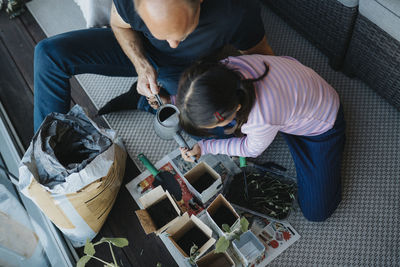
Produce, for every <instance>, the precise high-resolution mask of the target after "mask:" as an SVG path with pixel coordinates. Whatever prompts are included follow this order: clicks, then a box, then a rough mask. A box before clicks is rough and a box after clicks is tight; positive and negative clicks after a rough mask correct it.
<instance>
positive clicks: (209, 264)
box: [196, 250, 235, 267]
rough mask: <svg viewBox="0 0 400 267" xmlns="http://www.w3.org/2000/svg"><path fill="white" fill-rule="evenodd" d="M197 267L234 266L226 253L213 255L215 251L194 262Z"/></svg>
mask: <svg viewBox="0 0 400 267" xmlns="http://www.w3.org/2000/svg"><path fill="white" fill-rule="evenodd" d="M196 264H197V266H198V267H232V266H235V263H234V261H233V260H232V258H231V257H230V256H229V255H228V254H227V253H226V252H224V253H215V250H213V251H211V252H209V253H207V254H206V255H204V256H203V257H201V258H200V259H199V260H197V261H196Z"/></svg>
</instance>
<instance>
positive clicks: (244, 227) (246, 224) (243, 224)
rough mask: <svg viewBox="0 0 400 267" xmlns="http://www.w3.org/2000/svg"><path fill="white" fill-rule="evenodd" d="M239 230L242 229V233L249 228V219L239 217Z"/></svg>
mask: <svg viewBox="0 0 400 267" xmlns="http://www.w3.org/2000/svg"><path fill="white" fill-rule="evenodd" d="M240 230H241V231H242V233H244V232H247V230H249V221H248V220H247V219H246V218H245V217H242V218H241V219H240Z"/></svg>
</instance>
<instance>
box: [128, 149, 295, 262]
mask: <svg viewBox="0 0 400 267" xmlns="http://www.w3.org/2000/svg"><path fill="white" fill-rule="evenodd" d="M200 161H204V162H206V163H207V164H208V165H210V167H211V168H213V169H214V170H215V171H216V172H217V173H218V174H219V175H220V176H221V180H222V183H223V184H224V186H223V188H224V187H226V186H229V183H230V181H231V180H232V179H233V177H234V176H235V175H236V174H238V173H240V172H241V170H240V168H239V167H238V166H237V165H236V164H235V162H234V161H233V160H232V159H231V158H230V157H228V156H226V155H205V156H203V157H201V158H200ZM154 166H155V167H156V168H157V169H160V170H165V171H169V172H171V173H173V174H174V177H175V179H176V180H177V181H178V182H179V184H180V186H181V189H182V201H180V202H178V203H177V204H178V206H179V208H180V209H181V210H182V212H183V213H184V212H188V213H189V215H195V216H197V217H198V218H199V219H200V220H201V221H203V222H204V223H205V224H206V225H208V226H210V222H209V221H208V219H207V216H205V212H206V211H205V208H206V207H207V206H208V204H209V203H210V202H211V201H212V200H213V199H214V198H215V197H216V196H217V194H216V195H215V197H214V198H212V199H210V200H209V201H208V202H207V203H205V205H204V206H203V205H202V204H201V203H199V202H198V201H197V200H196V199H195V198H194V195H193V194H192V193H191V192H190V191H189V189H188V188H187V186H186V184H185V182H184V179H183V177H184V174H185V173H187V172H188V171H189V170H191V169H192V168H193V167H194V166H195V164H194V163H190V162H186V161H184V160H183V158H182V157H181V154H180V150H179V149H176V150H174V151H172V152H171V153H169V154H168V155H166V156H165V157H164V158H162V159H161V160H160V161H159V162H157V163H156V164H154ZM153 181H154V177H153V176H152V175H151V174H150V172H149V171H147V170H146V171H145V172H143V173H141V174H140V175H139V176H137V177H136V178H134V179H133V180H132V181H131V182H129V183H128V184H126V187H127V189H128V191H129V192H130V194H131V195H132V197H133V198H134V199H135V201H136V203H137V204H138V205H139V207H140V208H143V206H142V205H141V203H140V202H139V198H140V197H141V196H143V195H144V194H145V193H146V192H148V191H150V190H152V189H153V188H154V187H153V185H152V183H153ZM223 188H221V190H220V191H221V193H222V191H223ZM235 209H236V211H237V212H238V213H239V215H241V216H246V217H247V218H248V219H249V221H251V226H250V230H251V231H252V232H253V233H254V234H255V235H256V236H257V238H258V239H259V240H260V242H261V243H262V244H263V245H264V247H265V252H264V253H263V256H262V258H261V260H260V261H259V262H257V264H256V266H265V265H267V264H268V263H270V262H271V261H272V260H273V259H274V258H276V257H277V256H278V255H279V254H281V253H282V252H283V251H284V250H285V249H287V248H288V247H289V246H290V245H292V244H293V243H294V242H295V241H297V240H298V239H299V238H300V235H299V234H298V233H297V232H296V231H295V230H294V228H293V227H292V226H291V225H290V224H289V223H288V222H286V221H279V220H274V219H273V218H269V217H260V216H257V215H255V214H254V213H251V212H250V213H249V212H248V210H243V209H240V208H237V207H235ZM159 237H160V238H161V240H162V241H163V242H164V244H165V246H166V247H167V249H168V251H169V252H170V253H171V255H172V256H173V258H174V259H175V261H176V263H177V264H178V265H179V266H188V267H189V266H191V265H190V263H189V261H188V259H186V258H184V257H183V256H182V255H181V254H180V253H179V251H178V250H177V249H176V248H175V246H174V245H173V244H172V243H171V241H170V240H169V239H168V237H167V234H166V233H163V234H161V235H160V236H159ZM213 237H214V238H216V239H218V234H217V233H216V232H213ZM227 253H228V254H229V255H230V256H231V257H232V259H233V260H234V262H235V265H236V266H239V267H240V266H243V264H242V260H241V258H240V256H239V255H238V254H237V253H236V252H235V251H234V250H233V249H231V248H230V249H228V251H227Z"/></svg>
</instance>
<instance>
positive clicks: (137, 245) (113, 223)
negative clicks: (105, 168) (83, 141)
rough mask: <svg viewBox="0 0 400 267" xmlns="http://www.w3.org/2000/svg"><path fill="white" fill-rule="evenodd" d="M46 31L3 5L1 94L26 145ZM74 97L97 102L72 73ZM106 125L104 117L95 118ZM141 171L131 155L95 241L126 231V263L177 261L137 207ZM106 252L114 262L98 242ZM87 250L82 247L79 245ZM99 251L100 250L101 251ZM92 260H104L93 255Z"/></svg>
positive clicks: (104, 250) (121, 253) (122, 254)
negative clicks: (38, 53) (36, 61)
mask: <svg viewBox="0 0 400 267" xmlns="http://www.w3.org/2000/svg"><path fill="white" fill-rule="evenodd" d="M43 38H45V34H44V33H43V31H42V30H41V28H40V27H39V25H38V24H37V23H36V21H35V19H34V18H33V17H32V15H31V14H30V13H29V12H28V11H27V12H25V13H24V14H23V15H21V16H20V17H18V18H16V19H13V20H10V19H9V18H8V15H7V14H6V13H5V12H4V10H2V11H0V100H1V102H2V104H3V105H4V107H5V109H6V111H7V113H8V116H9V117H10V119H11V121H12V123H13V126H14V128H15V129H16V132H17V134H18V136H19V138H20V139H21V142H22V144H23V146H24V147H25V148H27V147H28V146H29V143H30V140H31V138H32V136H33V53H34V47H35V44H36V43H37V42H39V41H40V40H42V39H43ZM71 85H72V103H71V105H74V104H75V103H76V104H79V105H81V106H84V107H86V108H87V109H88V110H89V116H91V115H93V114H95V113H96V108H95V106H94V105H93V103H92V102H91V101H90V99H89V97H88V96H87V95H86V93H85V92H84V91H83V89H82V88H81V87H80V85H79V84H78V82H77V81H76V80H75V79H74V78H73V79H71ZM94 120H95V121H96V122H97V123H98V124H99V125H102V126H106V124H105V122H104V120H102V119H101V118H95V119H94ZM138 173H139V171H138V169H137V168H136V166H135V165H134V164H133V162H132V160H131V159H130V158H129V157H128V159H127V167H126V171H125V177H124V183H123V186H122V187H121V189H120V192H119V194H118V197H117V200H116V202H115V204H114V207H113V209H112V211H111V212H110V214H109V216H108V219H107V221H106V223H105V224H104V226H103V228H102V229H101V231H100V233H99V234H98V235H97V237H96V238H95V241H96V240H98V239H100V238H101V237H126V238H128V240H129V247H126V248H123V249H115V250H114V252H115V253H116V256H117V258H118V261H119V263H120V265H121V266H146V267H147V266H156V265H157V263H161V264H162V266H176V263H175V261H174V260H173V258H172V257H171V255H170V254H169V253H168V251H167V249H166V248H165V246H164V244H163V243H162V242H161V240H160V239H159V238H158V237H156V236H155V235H153V234H152V235H149V236H147V235H146V234H145V233H144V231H143V230H142V228H141V226H140V224H139V221H138V219H137V217H136V215H135V213H134V211H135V210H136V209H138V206H137V205H136V203H135V202H134V200H133V198H132V197H131V196H130V194H129V192H128V190H127V189H126V188H125V184H126V183H127V182H129V181H130V180H131V179H132V178H133V177H135V176H136V175H138ZM96 250H97V251H98V252H97V253H98V255H101V256H100V257H101V258H103V259H105V260H107V261H109V262H111V261H112V258H111V255H110V253H109V248H108V247H107V246H106V245H104V246H100V247H98V248H97V247H96ZM77 252H78V254H79V255H80V256H81V255H82V253H83V252H82V249H78V250H77ZM96 255H97V254H96ZM87 266H103V264H100V263H99V262H96V261H95V260H91V261H90V262H89V263H88V264H87Z"/></svg>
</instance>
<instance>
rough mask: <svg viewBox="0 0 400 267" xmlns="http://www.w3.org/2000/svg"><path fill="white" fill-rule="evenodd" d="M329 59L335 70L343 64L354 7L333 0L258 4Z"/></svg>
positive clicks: (282, 0) (271, 0) (265, 0)
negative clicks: (280, 18) (264, 6)
mask: <svg viewBox="0 0 400 267" xmlns="http://www.w3.org/2000/svg"><path fill="white" fill-rule="evenodd" d="M261 2H263V3H264V4H266V5H268V7H270V8H271V9H272V10H273V11H274V12H275V13H277V14H278V15H280V16H281V17H282V18H283V19H284V20H285V21H286V22H287V23H288V24H289V25H291V26H292V27H293V28H295V29H296V30H297V31H299V32H300V33H301V34H303V35H304V36H305V37H306V38H307V39H308V40H309V41H311V42H312V43H313V44H314V45H315V46H316V47H318V48H319V49H320V50H321V51H322V52H323V53H324V54H326V55H327V56H328V57H329V61H330V65H331V67H332V68H333V69H335V70H337V69H340V67H341V66H342V64H343V60H344V56H345V53H346V50H347V47H348V44H349V41H350V37H351V34H352V31H353V27H354V23H355V20H356V17H357V13H358V8H357V7H346V6H344V5H342V4H341V3H340V2H338V1H336V0H261Z"/></svg>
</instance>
